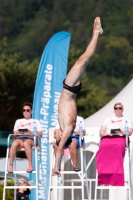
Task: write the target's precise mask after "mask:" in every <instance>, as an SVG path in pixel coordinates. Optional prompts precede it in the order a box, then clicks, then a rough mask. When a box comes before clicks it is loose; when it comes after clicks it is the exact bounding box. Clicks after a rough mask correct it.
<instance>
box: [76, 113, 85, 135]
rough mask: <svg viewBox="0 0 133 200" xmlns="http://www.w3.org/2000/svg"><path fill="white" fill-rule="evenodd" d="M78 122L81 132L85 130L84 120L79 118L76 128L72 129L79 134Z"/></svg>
mask: <svg viewBox="0 0 133 200" xmlns="http://www.w3.org/2000/svg"><path fill="white" fill-rule="evenodd" d="M80 122H81V126H82V130H85V123H84V118H83V117H80V116H77V120H76V127H75V129H74V132H79V131H80Z"/></svg>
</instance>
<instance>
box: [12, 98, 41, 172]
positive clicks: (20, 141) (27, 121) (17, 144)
mask: <svg viewBox="0 0 133 200" xmlns="http://www.w3.org/2000/svg"><path fill="white" fill-rule="evenodd" d="M31 115H32V104H31V103H29V102H25V103H24V105H23V116H24V118H22V119H18V120H16V122H15V125H14V135H15V140H14V141H13V143H12V146H11V148H10V165H9V168H8V172H9V173H12V172H13V161H14V158H15V156H16V151H17V150H19V149H21V148H24V149H25V154H26V157H27V159H28V163H29V166H28V168H27V170H26V171H27V172H29V173H30V172H32V171H33V170H34V169H33V166H32V147H33V146H34V137H33V135H32V134H33V124H34V122H35V123H36V126H37V133H38V134H39V135H40V136H41V137H42V127H41V124H40V122H39V120H36V119H32V118H31ZM22 129H24V130H22ZM20 134H23V135H20ZM26 134H28V135H29V136H26Z"/></svg>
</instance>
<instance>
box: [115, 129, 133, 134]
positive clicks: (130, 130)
mask: <svg viewBox="0 0 133 200" xmlns="http://www.w3.org/2000/svg"><path fill="white" fill-rule="evenodd" d="M132 132H133V129H132V128H128V135H129V136H130V135H131V134H132ZM116 133H117V134H122V135H126V132H125V131H122V130H120V131H116Z"/></svg>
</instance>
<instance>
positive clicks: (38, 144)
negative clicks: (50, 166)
mask: <svg viewBox="0 0 133 200" xmlns="http://www.w3.org/2000/svg"><path fill="white" fill-rule="evenodd" d="M20 135H21V134H20ZM25 136H28V134H25ZM33 136H34V146H33V148H32V150H33V151H35V165H36V166H35V169H36V170H34V171H32V173H34V174H35V175H36V181H35V183H36V184H35V185H33V186H17V185H14V186H7V174H8V171H7V168H8V160H9V152H10V143H11V138H13V139H14V134H9V136H8V138H7V153H6V164H5V178H4V188H3V200H5V198H6V189H14V191H15V192H14V193H15V194H14V199H15V200H16V189H19V188H29V189H30V188H32V189H33V188H34V189H36V199H38V183H39V180H38V151H40V152H41V137H40V136H39V135H38V134H35V135H33ZM38 140H39V141H38ZM18 151H24V148H22V149H19V150H18ZM40 156H41V153H40ZM40 160H41V159H40ZM26 173H27V172H26V171H16V159H14V171H13V174H14V183H16V182H17V181H16V174H26ZM42 174H43V170H42ZM41 184H42V185H43V187H44V191H45V186H44V179H43V176H42V182H41Z"/></svg>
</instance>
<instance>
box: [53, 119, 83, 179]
mask: <svg viewBox="0 0 133 200" xmlns="http://www.w3.org/2000/svg"><path fill="white" fill-rule="evenodd" d="M80 122H81V125H82V133H83V135H85V134H86V129H85V124H84V119H83V117H80V116H77V120H76V127H75V129H74V131H73V135H72V136H71V137H70V138H69V139H68V140H67V142H66V144H65V147H64V149H65V148H69V150H70V156H71V159H72V164H73V170H74V171H76V172H78V171H80V169H79V168H78V167H77V161H78V148H79V147H80V139H79V135H80ZM61 133H62V132H61V131H60V127H59V125H57V127H56V129H55V131H54V135H55V139H56V138H57V137H60V134H61ZM57 141H59V140H58V139H57ZM58 145H59V142H56V143H55V145H54V150H55V155H56V149H57V148H58ZM62 153H63V152H62ZM56 173H57V172H56ZM53 175H54V176H55V175H57V176H60V174H53Z"/></svg>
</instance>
